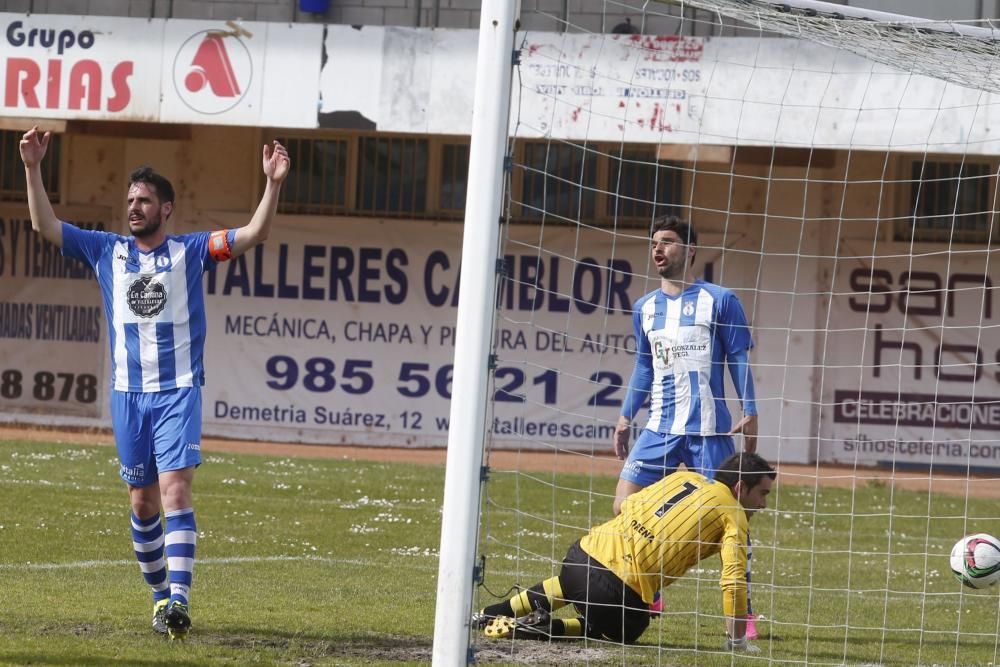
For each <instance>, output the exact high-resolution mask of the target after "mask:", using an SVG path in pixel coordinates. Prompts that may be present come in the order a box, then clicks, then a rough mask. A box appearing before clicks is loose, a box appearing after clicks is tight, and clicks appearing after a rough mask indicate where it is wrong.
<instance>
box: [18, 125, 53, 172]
mask: <svg viewBox="0 0 1000 667" xmlns="http://www.w3.org/2000/svg"><path fill="white" fill-rule="evenodd" d="M51 138H52V133H51V132H46V133H45V134H42V133H40V132H39V131H38V126H37V125H35V126H34V127H32V128H31V129H30V130H28V131H27V132H25V133H24V136H23V137H21V145H20V149H21V160H23V161H24V166H25V167H34V166H36V165H38V164H40V163H41V161H42V158H44V157H45V152H46V151H47V150H48V149H49V139H51Z"/></svg>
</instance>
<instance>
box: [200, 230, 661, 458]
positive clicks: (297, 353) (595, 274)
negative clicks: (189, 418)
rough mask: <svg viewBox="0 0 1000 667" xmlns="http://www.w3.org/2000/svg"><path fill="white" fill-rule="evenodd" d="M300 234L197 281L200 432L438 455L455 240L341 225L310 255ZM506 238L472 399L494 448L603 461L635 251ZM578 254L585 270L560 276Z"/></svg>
mask: <svg viewBox="0 0 1000 667" xmlns="http://www.w3.org/2000/svg"><path fill="white" fill-rule="evenodd" d="M206 224H207V225H209V226H211V227H228V226H234V225H236V224H240V223H239V221H237V220H236V219H235V218H233V217H229V216H219V217H214V218H209V219H206V220H203V221H201V222H200V223H199V227H200V228H202V229H204V228H206V227H205V225H206ZM315 224H316V222H315V221H311V222H308V223H297V222H295V221H291V220H287V219H286V220H282V224H281V225H280V230H276V231H275V232H274V233H273V234H272V235H271V240H269V241H268V243H266V244H264V245H262V246H258V247H257V248H255V249H254V250H252V251H251V252H249V253H247V254H246V255H244V256H243V257H241V258H238V259H236V260H234V261H231V262H229V263H226V264H222V265H219V267H218V268H217V269H216V271H215V272H214V274H212V275H210V276H208V278H207V279H206V294H207V297H206V299H207V305H208V315H209V334H208V335H209V338H208V352H207V354H206V374H207V384H206V386H205V393H204V416H205V429H206V432H207V433H214V434H218V435H228V436H232V437H249V438H272V439H277V440H294V441H305V442H317V443H327V444H340V443H369V444H381V445H392V444H395V445H403V446H426V445H438V446H440V445H444V444H445V443H446V442H447V436H448V425H449V424H448V418H449V410H450V399H451V397H452V386H451V380H452V362H453V356H454V345H455V335H456V326H457V325H456V308H457V303H458V291H459V288H460V285H459V273H460V268H461V262H460V250H461V226H459V225H454V224H436V223H425V222H416V221H414V222H411V223H407V224H406V225H405V226H404V225H399V224H395V223H393V224H383V223H381V222H377V221H368V220H360V221H343V222H338V223H337V229H336V233H335V234H331V235H325V236H333V237H334V238H336V239H338V240H337V241H334V242H333V243H329V242H326V243H324V242H320V241H317V237H316V234H315V232H314V227H315ZM512 234H513V235H514V238H515V239H516V240H517V241H518V242H517V243H513V242H512V244H511V245H510V246H509V247H510V248H511V251H510V252H509V254H507V255H505V257H504V259H503V261H502V262H501V264H502V265H503V267H502V268H503V271H504V274H505V277H504V278H503V282H502V285H501V287H500V289H499V299H500V302H501V307H502V310H503V316H502V318H501V320H500V321H499V322H498V323H497V327H496V336H497V351H496V353H497V358H496V360H495V363H496V367H497V370H496V386H495V387H493V388H491V390H490V392H491V395H490V396H482V397H480V399H481V400H482V401H484V402H488V401H490V399H491V398H493V397H495V398H496V402H495V404H494V405H493V410H494V414H493V422H492V424H493V428H494V430H495V431H496V432H497V433H498V434H500V438H499V439H500V440H501V441H503V440H507V441H517V442H519V443H520V444H521V445H522V446H528V447H530V446H533V444H534V445H537V444H539V443H541V442H544V443H559V444H560V445H572V446H575V447H592V446H597V447H600V448H607V447H608V446H609V443H610V442H611V429H612V428H613V424H614V422H615V420H616V419H617V416H618V410H619V408H620V406H621V400H622V397H623V395H624V388H623V385H624V384H625V383H627V381H628V376H629V375H630V373H631V371H632V364H633V356H632V355H633V354H634V351H635V339H634V337H633V336H632V331H631V330H632V319H631V305H632V301H634V300H635V299H636V298H638V297H639V296H640V295H641V294H642V293H644V292H645V291H648V290H649V289H652V287H650V283H649V282H648V281H647V280H646V279H645V278H644V277H643V276H644V275H645V271H646V266H647V262H646V259H647V258H646V255H647V252H648V250H647V249H648V245H647V243H646V241H645V239H642V238H640V239H636V240H634V241H632V242H629V241H624V242H623V240H622V239H618V240H617V243H616V244H615V245H612V239H611V237H610V236H609V235H607V234H604V233H599V232H593V233H590V234H587V233H584V234H583V235H582V236H583V237H585V238H582V237H581V234H580V233H579V232H578V231H577V230H571V229H568V228H567V229H561V228H559V229H551V230H547V231H546V233H545V238H544V244H543V245H542V246H541V247H540V246H539V242H538V230H537V229H534V228H514V229H513V230H512ZM578 247H581V248H585V254H586V257H583V258H582V259H581V260H580V261H579V262H576V263H574V262H573V261H572V260H571V258H572V257H573V252H574V251H575V249H576V248H578ZM459 326H460V325H459ZM486 353H487V352H486V351H484V354H486ZM505 436H506V437H505Z"/></svg>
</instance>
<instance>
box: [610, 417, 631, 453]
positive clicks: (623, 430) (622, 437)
mask: <svg viewBox="0 0 1000 667" xmlns="http://www.w3.org/2000/svg"><path fill="white" fill-rule="evenodd" d="M631 434H632V429H631V428H630V427H629V423H628V420H627V419H625V418H624V417H619V418H618V423H617V424H615V434H614V436H612V443H613V444H614V448H615V456H617V457H618V458H619V459H621V460H623V461H624V460H625V457H626V456H628V440H629V436H630V435H631Z"/></svg>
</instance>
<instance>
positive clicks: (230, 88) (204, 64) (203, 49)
mask: <svg viewBox="0 0 1000 667" xmlns="http://www.w3.org/2000/svg"><path fill="white" fill-rule="evenodd" d="M206 83H207V84H208V85H209V86H210V87H211V89H212V92H213V93H215V95H216V96H217V97H236V96H237V95H239V94H240V84H239V83H237V81H236V74H235V73H234V72H233V65H232V63H230V62H229V54H228V53H227V52H226V45H225V44H224V43H223V41H222V36H221V35H219V34H212V33H209V34H208V35H207V36H206V37H205V39H203V40H202V42H201V44H200V45H199V46H198V51H197V53H195V54H194V59H193V60H192V61H191V71H190V72H189V73H188V75H187V76H186V77H184V85H185V86H186V87H187V89H188V90H190V91H191V92H192V93H196V92H198V91H199V90H201V89H202V88H204V87H205V84H206Z"/></svg>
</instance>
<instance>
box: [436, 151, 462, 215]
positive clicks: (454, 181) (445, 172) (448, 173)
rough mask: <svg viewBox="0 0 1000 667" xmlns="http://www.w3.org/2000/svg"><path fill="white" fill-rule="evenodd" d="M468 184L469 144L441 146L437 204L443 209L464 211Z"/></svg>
mask: <svg viewBox="0 0 1000 667" xmlns="http://www.w3.org/2000/svg"><path fill="white" fill-rule="evenodd" d="M468 184H469V144H444V145H442V146H441V187H440V190H439V191H438V204H439V205H440V207H441V209H442V210H444V211H453V212H458V211H464V210H465V195H466V194H467V190H468Z"/></svg>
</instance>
